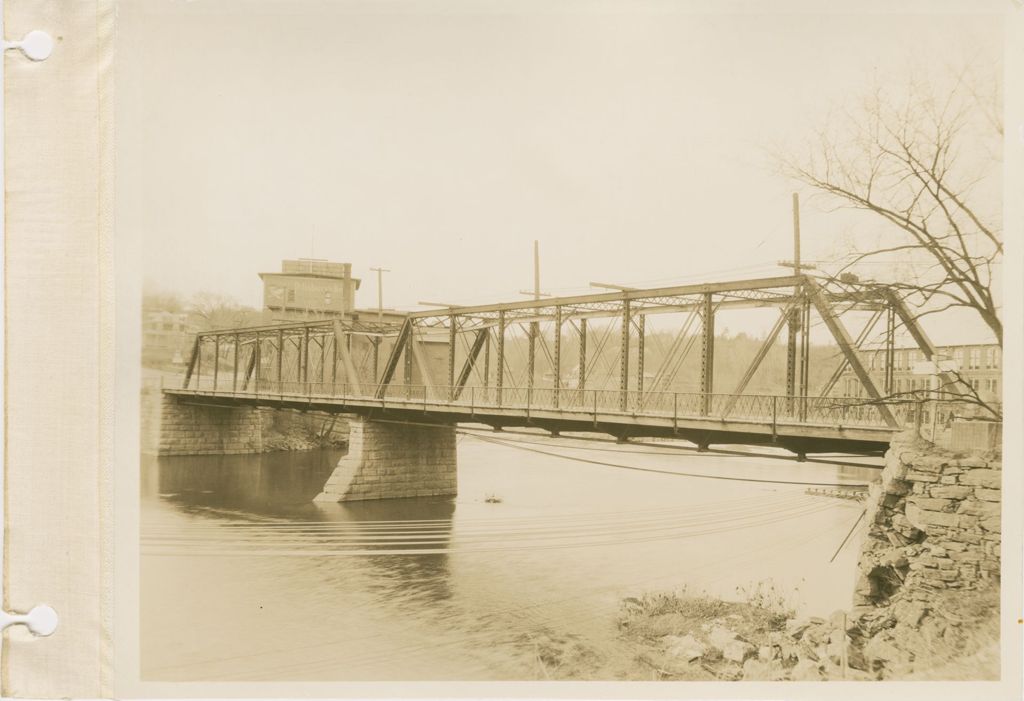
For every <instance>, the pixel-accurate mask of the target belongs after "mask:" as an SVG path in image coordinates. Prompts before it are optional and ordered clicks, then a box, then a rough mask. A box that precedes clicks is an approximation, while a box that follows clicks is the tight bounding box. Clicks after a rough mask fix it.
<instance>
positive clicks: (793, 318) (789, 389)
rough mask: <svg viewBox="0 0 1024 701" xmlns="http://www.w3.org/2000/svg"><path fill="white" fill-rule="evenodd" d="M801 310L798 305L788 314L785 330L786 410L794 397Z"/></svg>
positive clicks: (791, 407) (790, 406)
mask: <svg viewBox="0 0 1024 701" xmlns="http://www.w3.org/2000/svg"><path fill="white" fill-rule="evenodd" d="M800 318H801V308H800V306H799V305H794V307H793V308H792V309H791V310H790V312H789V322H788V323H787V328H786V398H787V401H786V404H787V407H786V410H787V411H792V410H793V398H794V397H796V376H797V357H796V349H797V340H798V333H799V331H800Z"/></svg>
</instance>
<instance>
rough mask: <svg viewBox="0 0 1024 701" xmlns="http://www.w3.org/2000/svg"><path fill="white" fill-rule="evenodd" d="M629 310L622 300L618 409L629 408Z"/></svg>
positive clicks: (626, 301) (628, 306) (626, 302)
mask: <svg viewBox="0 0 1024 701" xmlns="http://www.w3.org/2000/svg"><path fill="white" fill-rule="evenodd" d="M630 316H631V310H630V305H629V300H628V299H624V300H623V301H622V339H621V348H620V352H619V356H620V357H619V410H620V411H626V410H627V409H629V326H630V324H632V323H633V322H632V321H631V319H630Z"/></svg>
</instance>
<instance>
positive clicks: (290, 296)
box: [286, 287, 295, 302]
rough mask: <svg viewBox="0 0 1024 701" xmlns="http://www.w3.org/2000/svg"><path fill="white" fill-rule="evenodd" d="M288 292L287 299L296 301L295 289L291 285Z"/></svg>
mask: <svg viewBox="0 0 1024 701" xmlns="http://www.w3.org/2000/svg"><path fill="white" fill-rule="evenodd" d="M286 292H287V293H288V297H287V300H288V301H289V302H294V301H295V290H294V289H292V288H291V287H289V288H287V289H286Z"/></svg>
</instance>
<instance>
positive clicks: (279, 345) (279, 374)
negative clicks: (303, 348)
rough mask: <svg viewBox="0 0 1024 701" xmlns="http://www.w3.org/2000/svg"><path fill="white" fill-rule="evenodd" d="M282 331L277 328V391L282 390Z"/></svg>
mask: <svg viewBox="0 0 1024 701" xmlns="http://www.w3.org/2000/svg"><path fill="white" fill-rule="evenodd" d="M283 363H284V331H283V330H282V329H278V330H277V391H278V392H284V377H283V374H284V369H283Z"/></svg>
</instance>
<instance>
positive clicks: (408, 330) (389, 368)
mask: <svg viewBox="0 0 1024 701" xmlns="http://www.w3.org/2000/svg"><path fill="white" fill-rule="evenodd" d="M411 334H412V319H406V320H405V322H404V323H403V324H402V328H401V329H399V331H398V338H397V339H395V345H394V346H393V347H392V348H391V353H390V354H389V355H388V361H387V363H385V365H384V374H382V375H381V376H380V385H378V387H377V399H383V398H384V394H385V392H387V387H388V385H389V384H391V380H392V378H393V377H394V376H395V370H397V369H398V361H399V360H400V359H401V357H402V352H403V351H404V350H405V349H406V346H407V345H408V344H409V337H410V335H411ZM334 348H335V352H337V348H338V341H337V340H335V341H334Z"/></svg>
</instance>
